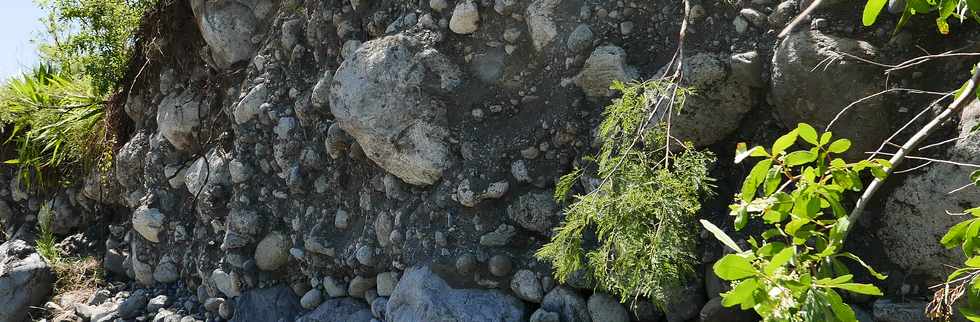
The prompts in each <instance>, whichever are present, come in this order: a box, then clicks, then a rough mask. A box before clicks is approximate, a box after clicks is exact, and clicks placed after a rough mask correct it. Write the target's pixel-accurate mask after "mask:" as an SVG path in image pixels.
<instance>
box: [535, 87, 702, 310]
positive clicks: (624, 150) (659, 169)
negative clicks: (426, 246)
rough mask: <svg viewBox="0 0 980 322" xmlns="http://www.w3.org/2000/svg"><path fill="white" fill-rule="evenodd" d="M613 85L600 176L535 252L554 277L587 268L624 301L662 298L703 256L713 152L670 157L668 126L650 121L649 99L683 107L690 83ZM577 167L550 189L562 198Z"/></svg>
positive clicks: (601, 134)
mask: <svg viewBox="0 0 980 322" xmlns="http://www.w3.org/2000/svg"><path fill="white" fill-rule="evenodd" d="M612 88H614V89H615V90H618V91H619V92H621V93H622V97H621V98H619V99H617V100H615V101H614V102H613V104H612V105H610V106H608V107H607V108H606V110H605V112H604V114H603V122H602V123H601V124H600V126H599V129H598V138H599V140H601V142H602V146H601V148H600V151H599V153H598V155H597V156H596V157H595V158H592V159H589V161H592V162H594V163H595V165H596V167H597V170H596V172H597V174H598V176H599V177H601V178H604V180H603V181H602V183H601V184H600V185H599V186H598V187H596V188H595V190H593V191H590V192H588V193H587V194H585V195H577V196H575V197H574V202H572V203H571V205H569V206H568V207H567V208H566V209H565V218H564V221H563V223H562V224H561V225H560V226H559V227H558V228H557V229H555V234H554V236H553V237H552V239H551V241H550V242H549V243H548V244H546V245H544V247H542V248H541V249H540V250H539V251H538V253H537V256H538V257H539V258H541V259H543V260H546V261H548V262H550V263H551V264H552V266H553V267H554V270H555V275H556V277H557V279H558V280H559V281H562V282H564V281H566V280H567V279H568V278H569V276H570V275H571V274H572V273H575V272H577V271H580V270H583V269H584V270H587V272H588V273H590V275H592V277H593V278H594V279H595V282H596V284H597V285H596V286H597V287H598V288H600V289H603V290H606V291H608V292H611V293H614V294H618V295H619V296H620V297H621V298H623V299H624V300H625V299H628V298H635V297H636V296H643V297H648V298H651V299H653V300H654V301H655V302H656V303H659V304H663V303H664V302H665V300H666V298H665V296H664V292H665V290H666V289H667V288H670V287H672V286H679V285H682V284H684V283H686V282H687V281H688V279H689V278H690V277H691V276H694V275H695V267H696V266H697V265H698V264H699V262H700V260H699V258H700V257H699V256H698V255H697V253H696V249H697V245H698V229H697V224H696V220H697V215H698V211H699V210H700V206H701V203H700V198H701V197H703V196H704V195H705V194H707V193H709V192H710V188H709V184H710V182H711V179H710V178H708V169H709V168H708V167H709V165H710V164H712V163H713V162H714V158H713V156H712V155H711V154H710V153H708V152H701V151H697V150H694V149H692V148H691V147H690V146H683V147H680V151H679V152H677V153H676V154H673V155H670V156H669V157H668V154H667V152H668V150H667V149H666V147H665V145H666V140H667V136H666V134H665V132H664V131H663V130H662V129H660V128H656V127H651V128H650V129H648V128H647V127H648V125H649V124H648V123H650V117H651V116H650V113H651V111H649V110H648V109H647V106H650V104H648V103H652V102H650V101H649V100H651V99H652V98H654V97H664V96H670V97H674V98H676V100H675V104H677V105H676V106H675V107H676V108H680V106H682V105H683V101H684V97H685V96H686V95H687V94H689V93H690V91H689V90H686V89H683V88H679V87H677V86H676V85H674V84H669V83H667V82H666V81H649V82H645V83H633V84H629V85H625V84H622V83H615V84H613V86H612ZM582 172H583V171H582V170H576V171H574V172H572V173H570V174H568V175H565V176H563V177H562V178H561V180H560V182H559V183H558V185H557V188H556V189H555V197H556V199H558V200H559V202H564V201H566V196H567V195H568V193H569V190H570V189H571V187H572V186H573V184H574V183H575V182H576V180H577V179H578V178H579V176H580V175H581V174H582ZM593 232H594V234H595V237H596V239H597V240H598V245H597V246H595V247H590V246H587V245H586V244H585V243H584V242H583V240H584V239H586V238H587V236H591V234H592V233H593Z"/></svg>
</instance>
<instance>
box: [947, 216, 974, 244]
mask: <svg viewBox="0 0 980 322" xmlns="http://www.w3.org/2000/svg"><path fill="white" fill-rule="evenodd" d="M970 222H972V220H967V221H964V222H961V223H958V224H956V225H953V227H952V228H950V229H949V231H947V232H946V235H943V239H941V240H940V241H939V243H941V244H942V245H943V246H944V247H946V249H952V248H954V247H957V246H959V245H960V244H962V243H963V237H964V236H963V235H964V234H966V228H967V227H969V226H970Z"/></svg>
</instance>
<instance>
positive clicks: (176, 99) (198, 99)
mask: <svg viewBox="0 0 980 322" xmlns="http://www.w3.org/2000/svg"><path fill="white" fill-rule="evenodd" d="M202 102H203V96H201V95H200V93H198V92H197V91H196V90H192V89H186V90H183V91H181V92H175V93H171V94H169V95H167V96H165V97H164V98H163V100H161V101H160V106H159V107H158V108H157V129H158V130H159V131H160V134H162V135H163V137H164V138H166V139H167V141H169V142H170V144H172V145H173V146H174V148H176V149H177V150H181V151H196V149H199V148H200V146H199V145H200V144H202V142H199V141H198V139H200V138H201V137H206V136H204V135H201V136H198V134H199V133H198V132H199V131H200V130H202V128H201V120H204V119H207V116H208V113H209V111H210V109H208V106H207V104H202Z"/></svg>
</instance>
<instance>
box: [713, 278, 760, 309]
mask: <svg viewBox="0 0 980 322" xmlns="http://www.w3.org/2000/svg"><path fill="white" fill-rule="evenodd" d="M758 288H759V281H758V280H756V279H754V278H749V279H746V280H744V281H741V282H739V283H738V285H736V286H735V287H734V288H732V290H731V291H728V292H726V293H723V294H721V305H722V306H724V307H732V306H735V305H740V306H742V307H752V306H754V305H755V297H754V296H753V295H754V293H755V290H756V289H758Z"/></svg>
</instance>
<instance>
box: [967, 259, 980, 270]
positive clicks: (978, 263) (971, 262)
mask: <svg viewBox="0 0 980 322" xmlns="http://www.w3.org/2000/svg"><path fill="white" fill-rule="evenodd" d="M964 264H966V266H969V267H975V268H980V256H973V257H970V259H967V260H966V262H964Z"/></svg>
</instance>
